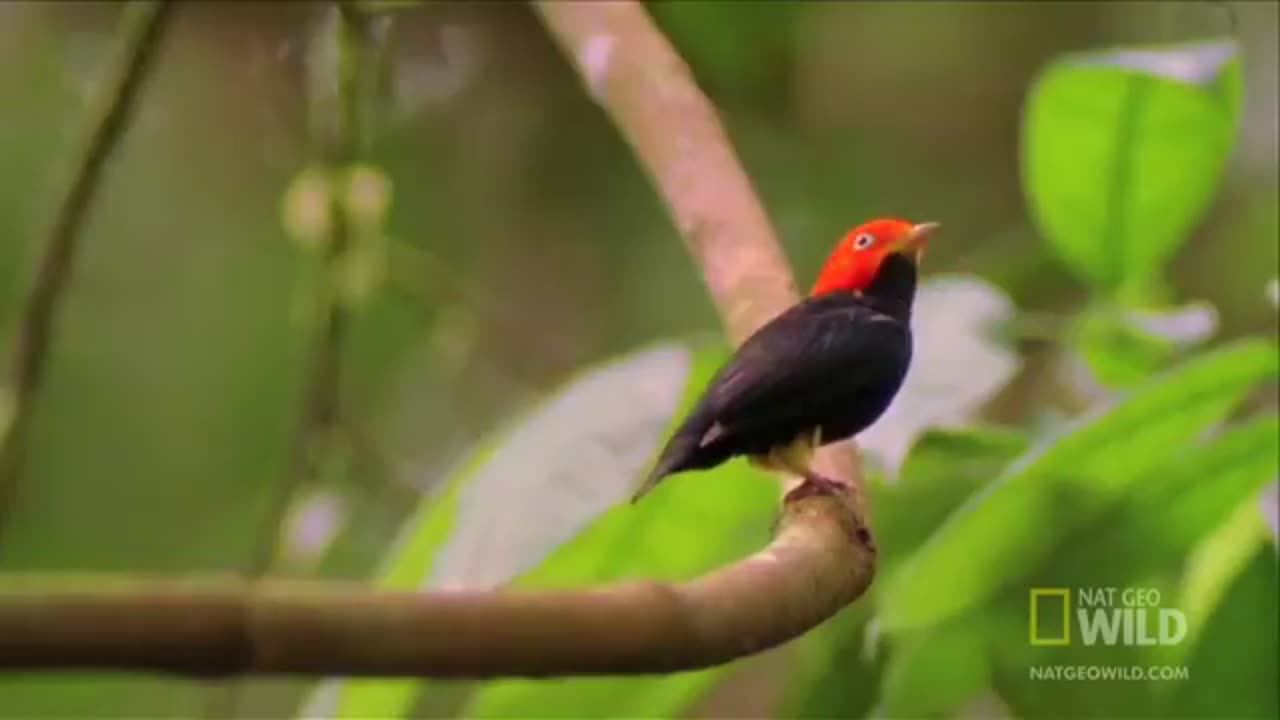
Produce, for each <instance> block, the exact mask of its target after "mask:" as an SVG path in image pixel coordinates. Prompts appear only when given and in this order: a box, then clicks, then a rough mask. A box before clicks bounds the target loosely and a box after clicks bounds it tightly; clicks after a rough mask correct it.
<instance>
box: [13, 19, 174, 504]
mask: <svg viewBox="0 0 1280 720" xmlns="http://www.w3.org/2000/svg"><path fill="white" fill-rule="evenodd" d="M172 14H173V13H172V3H171V2H169V1H168V0H156V1H155V2H146V3H141V4H139V5H136V6H133V7H126V8H125V9H124V19H123V20H122V21H121V22H122V26H123V27H122V30H121V31H120V39H119V44H118V49H117V50H116V51H115V56H114V57H113V58H112V61H111V62H112V63H113V64H112V66H111V67H110V68H109V69H108V70H107V80H106V86H105V89H104V90H103V93H102V95H101V96H100V97H99V98H98V99H97V102H96V105H95V106H94V108H93V110H92V111H91V116H90V120H89V128H88V136H87V137H86V138H85V140H84V146H83V149H82V150H81V151H80V152H79V153H78V154H77V155H76V158H75V168H74V170H73V171H72V173H71V177H70V182H69V183H68V185H67V186H66V189H65V190H64V191H63V192H62V195H61V197H60V198H59V199H58V207H57V210H56V214H55V215H54V220H53V222H52V226H51V227H50V228H49V234H48V239H47V240H46V241H45V245H44V254H43V255H42V257H41V258H40V266H39V268H38V270H37V271H36V276H35V280H34V282H33V283H32V286H31V290H30V291H29V292H28V293H27V296H26V299H25V301H24V303H23V306H22V310H21V312H20V314H19V318H18V328H17V331H16V332H15V334H14V338H13V356H12V359H11V361H10V367H9V373H10V377H9V385H8V387H7V388H0V520H3V518H4V516H5V515H6V514H7V513H8V510H9V504H10V503H11V502H12V500H13V495H14V493H15V491H16V485H17V483H18V480H19V477H20V476H21V474H22V466H23V464H24V455H25V454H26V445H27V434H28V428H29V426H30V423H31V415H32V413H33V412H34V408H35V402H36V396H37V394H38V393H39V391H40V386H41V382H42V380H43V379H44V370H45V366H46V364H47V357H48V354H49V343H50V341H51V338H52V336H53V330H54V325H55V321H56V319H57V318H56V316H57V310H58V303H59V301H60V300H61V299H62V292H63V290H64V289H65V288H66V285H67V281H68V280H69V278H70V276H71V269H72V265H73V264H74V260H75V256H76V250H77V247H78V240H79V238H80V229H81V228H82V227H83V226H84V220H85V217H86V216H87V215H88V213H89V207H90V206H91V205H92V204H93V199H94V196H95V195H96V194H97V190H98V186H99V182H100V180H101V179H102V173H103V170H104V169H105V167H106V164H107V160H108V159H109V158H110V157H111V153H112V151H113V150H115V148H116V146H117V145H118V144H119V141H120V138H121V137H122V136H123V135H124V131H125V128H126V127H127V126H128V123H129V118H130V116H131V115H132V111H133V106H134V104H135V102H136V99H137V97H138V93H139V90H140V89H141V87H142V84H143V81H144V80H145V79H146V76H147V74H148V71H149V70H150V69H151V66H152V65H153V63H154V59H155V56H156V52H157V47H158V46H159V45H160V39H161V36H162V35H163V32H164V27H165V23H166V22H167V21H168V20H169V18H170V17H171V16H172ZM5 393H8V394H9V395H10V397H9V398H8V399H7V400H6V398H5V397H4V395H5ZM6 404H7V405H8V406H9V407H8V408H6V407H5V405H6ZM6 416H8V417H6Z"/></svg>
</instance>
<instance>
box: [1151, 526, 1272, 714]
mask: <svg viewBox="0 0 1280 720" xmlns="http://www.w3.org/2000/svg"><path fill="white" fill-rule="evenodd" d="M1250 509H1251V510H1254V511H1255V513H1256V508H1250ZM1263 534H1265V529H1263ZM1262 537H1263V535H1256V536H1254V537H1253V540H1254V542H1252V543H1250V544H1249V546H1248V547H1249V548H1250V549H1251V552H1249V553H1248V554H1247V555H1246V556H1244V557H1242V558H1241V560H1242V561H1243V562H1241V563H1239V564H1238V567H1239V572H1236V573H1233V574H1232V575H1231V576H1230V577H1229V578H1227V580H1228V582H1227V583H1226V585H1225V586H1224V588H1223V592H1222V594H1221V599H1220V600H1219V601H1218V602H1216V603H1215V604H1214V607H1213V609H1212V612H1211V614H1209V615H1208V617H1207V618H1205V619H1204V622H1203V624H1202V625H1201V626H1200V627H1199V628H1198V630H1197V632H1196V638H1197V639H1196V641H1195V645H1194V647H1193V650H1192V653H1191V655H1190V657H1188V658H1187V660H1186V668H1187V672H1188V678H1187V680H1185V681H1183V682H1181V683H1179V684H1178V685H1177V686H1175V687H1173V688H1170V691H1171V692H1169V693H1168V698H1167V705H1166V708H1165V717H1170V716H1172V715H1175V714H1176V715H1177V716H1178V717H1188V718H1190V717H1203V718H1224V717H1230V718H1274V717H1276V715H1277V713H1278V712H1280V700H1278V699H1277V695H1276V677H1277V676H1278V675H1280V642H1277V638H1280V622H1278V618H1280V614H1278V613H1277V612H1276V607H1277V604H1280V595H1277V587H1276V554H1275V547H1274V546H1273V545H1272V544H1271V543H1269V542H1265V541H1261V540H1262ZM1260 541H1261V542H1260Z"/></svg>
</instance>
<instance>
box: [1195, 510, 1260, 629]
mask: <svg viewBox="0 0 1280 720" xmlns="http://www.w3.org/2000/svg"><path fill="white" fill-rule="evenodd" d="M1257 495H1258V494H1257V493H1254V496H1253V497H1250V498H1248V499H1247V500H1245V501H1244V502H1241V503H1239V504H1238V505H1237V506H1236V508H1235V512H1234V513H1232V514H1231V515H1230V517H1229V518H1228V519H1227V520H1226V521H1225V522H1223V523H1221V525H1220V526H1219V527H1218V528H1217V529H1216V530H1215V531H1214V532H1212V533H1209V534H1207V535H1206V537H1205V538H1204V539H1203V540H1202V541H1201V542H1200V543H1199V544H1198V545H1197V546H1196V548H1195V550H1194V551H1193V552H1192V553H1191V556H1190V557H1189V558H1188V559H1187V570H1186V573H1185V574H1184V575H1183V577H1182V589H1181V604H1182V608H1183V610H1185V611H1186V613H1187V619H1188V622H1189V624H1190V626H1191V645H1190V646H1193V645H1194V644H1195V643H1198V642H1199V640H1200V633H1201V631H1202V630H1203V628H1204V626H1205V625H1206V624H1207V622H1208V620H1209V617H1210V616H1211V615H1212V614H1213V613H1214V611H1216V610H1217V609H1218V607H1219V606H1220V605H1221V603H1222V600H1223V597H1224V596H1225V594H1226V593H1227V592H1228V590H1229V589H1230V586H1231V585H1232V584H1233V582H1234V581H1235V579H1236V578H1237V577H1238V576H1239V575H1240V574H1241V573H1242V572H1243V571H1244V570H1245V569H1246V568H1248V566H1249V563H1250V562H1251V560H1252V559H1253V557H1254V556H1255V555H1256V554H1257V552H1258V549H1259V548H1264V549H1269V546H1270V543H1268V542H1267V526H1266V523H1265V521H1264V520H1263V516H1262V513H1261V512H1260V508H1259V506H1258V502H1257V500H1258V498H1257ZM1190 646H1189V647H1190Z"/></svg>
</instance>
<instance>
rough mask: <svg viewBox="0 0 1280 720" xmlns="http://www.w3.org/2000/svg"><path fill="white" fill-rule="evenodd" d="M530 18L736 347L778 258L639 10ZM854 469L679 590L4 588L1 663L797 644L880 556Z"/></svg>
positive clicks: (400, 667)
mask: <svg viewBox="0 0 1280 720" xmlns="http://www.w3.org/2000/svg"><path fill="white" fill-rule="evenodd" d="M536 7H537V10H538V12H539V13H540V15H541V17H542V18H543V20H544V21H545V23H546V25H547V26H548V28H549V29H550V30H551V31H552V33H553V34H554V35H555V36H556V38H557V39H558V41H559V42H560V44H561V45H562V46H563V47H564V49H565V51H566V52H567V53H568V54H569V55H571V56H572V57H573V58H574V60H575V64H576V66H577V68H578V70H579V72H580V74H581V75H582V77H583V79H584V82H585V84H586V86H587V88H588V90H589V91H590V92H592V94H593V95H594V96H595V97H596V99H597V100H598V101H599V102H600V103H601V105H602V106H603V107H604V108H605V110H606V111H607V112H608V113H609V115H610V116H612V117H613V118H614V120H615V121H616V122H617V124H618V126H619V127H620V128H621V130H622V132H623V134H624V135H625V136H626V137H627V139H628V141H629V142H630V143H631V144H632V146H633V147H634V148H635V151H636V154H637V155H638V156H639V158H640V160H641V162H642V163H644V165H645V167H646V169H647V170H648V171H649V173H650V174H651V176H652V177H653V179H654V182H655V184H656V185H657V186H658V189H659V192H660V193H661V194H662V196H663V197H664V198H665V199H666V201H667V203H668V205H669V206H670V208H671V211H672V214H673V216H674V217H675V218H676V223H677V225H678V226H679V228H680V230H681V232H682V233H683V234H684V235H685V238H686V240H687V242H688V245H689V248H690V250H691V251H692V253H693V255H694V256H695V258H696V259H697V260H698V262H699V265H700V266H701V268H702V270H703V274H704V276H705V277H706V280H707V285H708V287H709V289H710V291H711V294H712V296H713V298H714V299H715V301H716V304H717V306H718V307H719V308H720V311H721V314H722V316H723V317H724V320H725V323H726V325H727V326H728V328H729V331H730V334H731V335H732V336H733V337H734V338H735V339H737V340H741V339H742V338H743V337H745V336H746V335H747V334H749V333H750V332H751V331H752V330H753V329H754V328H756V327H758V326H759V325H760V324H761V323H763V322H765V321H767V320H768V319H769V318H770V317H772V316H773V315H774V314H776V313H778V312H780V311H781V310H783V309H784V308H785V307H786V306H787V305H788V304H790V303H791V302H793V301H794V299H795V291H794V288H793V286H792V282H791V280H790V275H789V273H788V272H787V269H786V267H787V266H786V263H785V260H784V256H783V253H782V251H781V249H780V247H779V245H778V243H777V241H776V240H775V238H774V236H773V233H772V230H771V229H770V226H769V223H768V221H767V219H766V216H765V213H764V211H763V209H762V208H761V207H760V206H759V204H758V202H757V200H756V199H755V196H754V194H753V192H752V190H751V188H750V185H749V183H748V181H747V179H746V176H745V174H744V173H743V171H742V168H741V167H740V166H739V165H738V162H737V160H736V158H735V157H734V155H733V153H732V151H731V150H730V148H729V145H728V142H727V139H726V137H725V133H724V131H723V129H722V128H721V126H720V123H719V121H718V120H717V118H716V115H715V112H714V111H713V109H712V108H711V106H710V104H709V103H708V102H707V100H706V99H705V98H704V97H703V96H702V94H701V93H700V92H699V91H698V89H697V86H696V84H695V83H694V81H693V79H692V77H691V75H690V73H689V71H688V68H687V67H686V66H685V65H684V63H683V62H681V60H680V59H679V57H678V56H677V55H676V53H675V52H674V50H672V48H671V47H670V46H669V45H668V43H667V41H666V40H665V39H664V38H663V37H662V35H661V34H660V33H659V32H658V31H657V30H656V28H654V26H653V24H652V23H651V21H650V20H649V18H648V17H647V15H646V14H645V12H644V10H643V9H642V8H641V7H640V6H639V5H638V4H636V3H633V2H614V3H582V2H542V3H538V4H537V5H536ZM852 460H853V457H852V453H850V452H839V453H826V454H824V456H823V458H822V462H823V463H824V464H825V465H827V467H826V468H824V471H826V472H827V473H828V474H830V475H832V476H833V477H837V478H842V479H845V480H846V482H847V483H848V484H847V485H843V486H841V487H840V488H838V489H835V490H832V491H829V492H828V494H813V493H810V494H803V495H802V494H798V493H792V494H790V495H788V496H787V499H786V502H785V504H784V508H783V513H782V518H781V520H780V521H779V524H778V530H777V534H776V537H775V539H774V540H773V542H772V543H770V545H769V546H768V547H767V548H766V549H764V550H762V551H761V552H759V553H757V554H756V555H753V556H752V557H749V558H747V559H745V560H743V561H741V562H738V563H736V564H734V565H731V566H729V567H726V568H724V569H721V570H718V571H716V572H713V573H711V574H709V575H706V576H704V577H702V578H699V579H696V580H693V581H690V582H686V583H672V584H667V583H624V584H619V585H613V586H608V587H602V588H588V589H582V590H568V591H498V592H491V591H454V592H431V593H391V592H386V591H374V590H365V589H346V588H338V587H336V586H319V585H296V584H280V583H272V582H262V583H257V584H235V583H231V584H221V585H219V584H204V585H197V584H186V583H181V582H177V581H173V582H168V583H166V582H162V581H156V582H138V583H132V584H117V585H114V586H106V587H105V588H102V587H99V586H97V585H94V584H93V583H89V582H86V583H83V584H80V585H79V587H85V588H91V589H88V590H77V589H65V588H67V587H68V586H67V585H66V584H65V582H64V583H63V584H61V585H60V587H61V588H64V589H50V588H49V587H41V586H40V584H39V583H38V582H37V583H34V584H26V585H24V584H18V583H16V582H13V581H10V582H8V583H0V669H10V670H23V671H30V670H41V669H63V670H65V669H95V670H102V669H115V670H150V671H157V672H170V673H182V674H194V675H206V676H220V675H230V674H240V673H259V674H280V673H285V674H306V675H383V676H417V677H423V676H436V677H490V676H498V675H506V676H510V675H524V676H547V675H592V674H606V673H652V672H667V671H676V670H685V669H693V668H700V667H706V666H710V665H715V664H718V663H722V662H726V661H729V660H733V659H735V658H739V657H743V656H745V655H749V654H751V653H754V652H757V651H760V650H764V649H767V648H770V647H773V646H776V645H778V644H780V643H783V642H785V641H787V640H789V639H791V638H794V637H796V636H798V635H800V634H801V633H803V632H805V631H806V630H808V629H810V628H812V627H814V626H815V625H817V624H819V623H821V622H822V621H823V620H825V619H827V618H828V617H830V616H831V615H833V614H835V613H836V612H837V611H839V610H840V609H841V608H843V607H844V606H845V605H847V604H848V603H850V602H852V601H853V600H855V599H856V598H858V597H859V596H860V595H861V594H862V593H863V592H864V591H865V590H866V588H867V587H868V585H869V584H870V583H871V578H872V576H873V575H874V572H875V557H876V554H875V548H874V545H873V543H872V540H871V536H870V533H869V530H868V519H867V514H866V508H865V503H864V501H863V493H862V491H861V485H860V481H859V478H858V476H857V474H856V473H854V472H852V470H853V468H854V464H853V462H852ZM695 481H696V480H694V479H690V480H687V481H686V482H695ZM6 587H7V588H8V589H5V588H6Z"/></svg>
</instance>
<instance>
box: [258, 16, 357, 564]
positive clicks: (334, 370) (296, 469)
mask: <svg viewBox="0 0 1280 720" xmlns="http://www.w3.org/2000/svg"><path fill="white" fill-rule="evenodd" d="M334 12H336V14H337V16H336V17H334V18H332V19H331V20H332V25H331V27H330V28H326V30H328V31H330V32H333V33H336V35H337V37H336V39H333V40H334V46H335V48H336V50H337V53H338V58H337V62H336V63H335V65H334V66H333V67H332V68H323V70H325V71H331V72H333V73H336V74H337V77H336V87H337V95H336V97H334V98H332V99H331V100H332V102H328V103H324V102H317V103H314V107H313V108H312V111H313V112H316V111H317V110H318V111H319V112H320V113H321V114H322V115H324V117H320V118H314V120H315V122H314V125H315V126H316V127H317V130H318V131H317V132H316V135H317V137H316V138H315V144H316V146H317V151H318V153H319V155H320V156H321V158H322V159H323V162H324V164H325V165H326V167H327V170H328V174H329V183H328V184H329V188H330V193H329V219H330V221H329V228H330V232H329V237H328V240H327V243H326V246H325V255H324V258H323V260H322V265H323V268H322V273H321V274H322V277H321V280H320V287H319V290H318V292H319V294H320V299H321V301H322V305H323V308H324V311H323V314H324V320H323V326H322V328H321V329H320V335H319V338H318V339H317V341H316V344H315V347H314V349H313V350H312V352H311V357H310V359H309V361H308V369H307V373H306V380H305V382H304V385H303V390H302V393H303V395H302V402H301V409H300V411H299V415H298V424H297V427H296V429H295V431H294V433H295V434H294V441H293V450H292V454H291V456H290V464H289V471H288V473H287V474H286V475H285V477H284V479H283V480H282V481H281V482H280V485H279V487H278V488H276V493H275V496H274V498H273V500H272V503H271V505H270V506H269V507H268V509H267V511H266V513H265V514H264V516H263V519H262V521H261V525H260V530H259V536H258V542H257V543H255V548H256V550H255V554H254V556H253V558H252V559H251V561H250V565H249V568H248V572H249V575H250V576H257V575H260V574H262V573H263V572H265V571H266V570H267V569H268V568H269V567H270V566H271V564H272V562H273V561H274V559H275V557H276V554H277V552H278V548H279V544H280V528H281V526H282V524H283V522H284V519H285V515H286V514H287V513H288V510H289V506H290V503H291V502H292V501H293V499H294V497H295V496H296V495H297V493H298V491H299V489H300V488H302V487H303V486H305V485H306V484H307V483H308V482H309V481H311V480H312V479H314V477H315V475H316V471H317V461H318V460H319V459H321V458H323V457H324V455H325V451H326V449H328V448H331V447H332V445H333V434H334V433H337V432H340V431H341V430H342V429H343V428H342V425H343V422H344V418H343V413H342V409H341V403H342V356H343V353H344V351H345V348H346V345H347V334H348V328H349V325H350V322H351V318H350V309H349V305H348V304H347V303H346V302H345V301H344V300H343V298H342V297H341V293H340V291H338V290H337V288H336V287H335V281H336V278H337V277H338V276H339V274H340V273H341V272H343V270H344V264H345V263H346V261H347V255H348V250H349V249H350V246H351V240H352V238H351V235H352V220H351V217H350V213H349V211H348V208H347V204H346V201H345V195H346V194H345V191H344V188H345V185H346V174H347V171H348V170H349V169H350V168H351V167H352V166H353V165H354V164H355V163H356V162H358V161H359V159H360V158H361V156H362V155H363V153H364V143H363V139H364V138H365V137H366V134H365V132H366V130H365V118H364V117H363V115H364V113H363V108H362V103H363V96H362V92H363V83H365V82H367V81H368V79H369V73H370V71H371V70H372V68H371V67H370V64H369V63H370V57H369V56H370V52H371V51H370V24H369V23H370V21H369V19H368V18H367V17H365V16H364V15H363V14H362V13H361V12H360V11H359V10H358V9H357V8H356V7H355V6H354V5H353V4H352V3H350V2H338V3H336V8H335V9H334ZM327 41H329V39H321V40H320V42H327Z"/></svg>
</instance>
